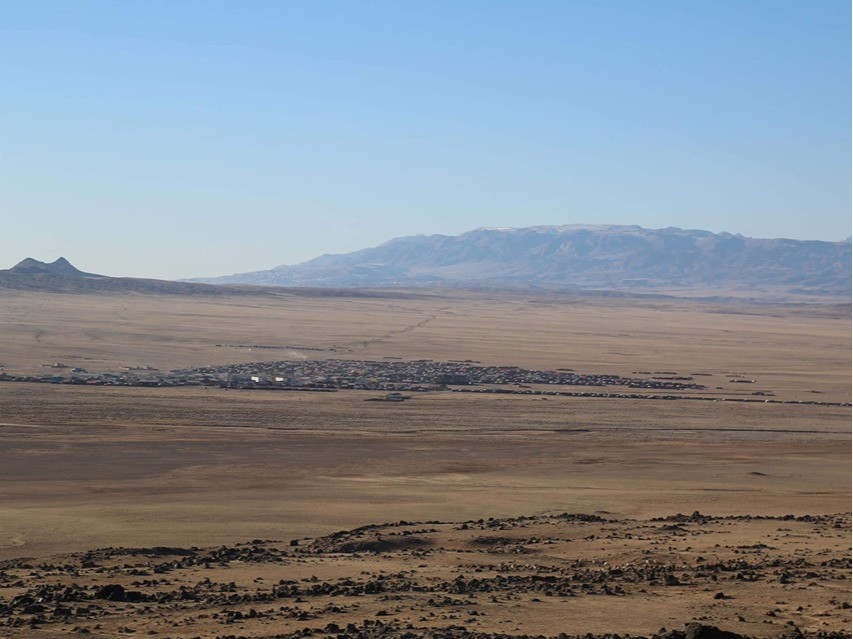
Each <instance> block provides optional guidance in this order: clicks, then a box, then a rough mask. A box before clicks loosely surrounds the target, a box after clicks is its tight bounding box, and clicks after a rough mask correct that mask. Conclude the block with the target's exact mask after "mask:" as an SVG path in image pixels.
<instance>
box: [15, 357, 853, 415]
mask: <svg viewBox="0 0 853 639" xmlns="http://www.w3.org/2000/svg"><path fill="white" fill-rule="evenodd" d="M389 360H390V361H389ZM42 367H43V368H46V369H48V370H49V372H46V373H45V374H44V375H15V374H10V373H8V372H5V371H3V369H2V367H0V382H30V383H43V384H75V385H86V386H136V387H170V386H205V387H217V388H223V389H240V390H267V391H303V392H336V391H338V390H355V391H374V392H377V391H378V392H382V393H385V395H383V396H382V397H381V399H383V400H384V401H392V402H399V401H404V400H406V399H410V398H411V395H403V394H402V393H403V392H409V393H423V392H428V391H450V392H456V393H497V394H513V395H534V396H543V397H547V396H555V397H556V396H563V397H590V398H595V397H599V398H611V399H654V400H702V401H730V402H756V403H757V402H762V403H773V404H778V403H782V404H812V405H819V406H850V403H848V402H826V401H818V400H796V401H794V400H780V399H772V398H773V397H774V394H773V393H772V391H768V390H756V391H752V392H751V393H750V394H749V396H746V397H744V396H738V397H720V396H719V395H718V394H717V393H713V392H702V391H709V390H710V389H709V388H708V387H707V386H705V385H703V384H699V383H696V381H695V379H694V375H696V376H705V377H709V376H710V375H709V374H708V373H691V374H689V375H680V374H678V373H677V372H675V371H669V370H667V371H634V374H635V375H637V377H621V376H619V375H613V374H603V373H579V372H577V371H575V370H573V369H571V368H558V369H556V370H536V369H527V368H521V367H519V366H488V365H482V364H481V363H480V362H476V361H474V360H464V361H454V360H450V361H434V360H430V359H421V360H413V361H403V360H399V359H397V358H393V359H392V358H388V360H385V361H376V360H350V359H326V360H279V361H270V362H249V363H241V364H221V365H213V366H205V367H201V368H186V369H178V370H173V371H161V370H159V369H157V368H155V367H152V366H149V365H140V366H127V367H123V368H122V369H121V370H119V371H117V372H90V371H87V370H86V369H84V368H80V367H72V366H70V365H66V364H63V363H61V362H56V363H52V364H43V365H42ZM726 377H727V378H728V379H727V381H728V382H730V383H749V384H753V383H755V380H752V379H743V378H742V376H741V375H740V374H736V373H733V372H729V373H727V374H726ZM566 386H579V387H598V389H597V390H592V389H578V390H566V389H564V388H561V387H566ZM545 387H551V388H545ZM716 389H717V390H718V391H719V390H722V387H716ZM642 391H647V392H645V393H644V392H642ZM648 391H651V392H648ZM685 391H688V392H689V391H693V392H694V393H691V394H687V393H685ZM695 391H700V392H699V393H695ZM810 392H812V393H818V392H819V391H810ZM369 399H371V401H375V400H376V399H377V398H376V397H371V398H369Z"/></svg>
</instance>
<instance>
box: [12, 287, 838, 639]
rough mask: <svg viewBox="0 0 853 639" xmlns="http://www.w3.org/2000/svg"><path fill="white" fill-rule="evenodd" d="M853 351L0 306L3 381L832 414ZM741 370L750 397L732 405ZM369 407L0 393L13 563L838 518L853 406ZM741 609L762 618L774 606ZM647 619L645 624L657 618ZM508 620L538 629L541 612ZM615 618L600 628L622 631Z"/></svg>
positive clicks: (549, 331) (360, 302)
mask: <svg viewBox="0 0 853 639" xmlns="http://www.w3.org/2000/svg"><path fill="white" fill-rule="evenodd" d="M216 344H271V345H287V344H290V345H299V346H310V347H314V348H324V349H328V348H332V347H334V348H336V349H337V350H336V351H334V352H332V351H299V350H290V351H288V350H281V351H279V350H262V351H257V350H255V351H250V350H248V349H235V348H229V347H218V346H216ZM849 353H850V319H849V309H847V308H844V307H835V306H746V305H728V306H726V305H719V304H709V303H700V302H690V301H648V300H646V301H643V300H632V299H600V298H553V297H549V298H545V297H540V298H530V297H523V296H518V295H505V296H499V295H492V294H478V295H474V296H471V297H470V298H466V297H464V296H463V295H461V294H459V293H456V294H453V295H442V296H439V295H427V296H423V297H421V298H400V299H364V298H355V297H354V298H314V297H300V296H289V297H288V296H283V297H280V298H272V299H271V298H246V297H242V298H239V299H238V298H234V299H208V298H193V299H189V298H178V297H154V296H141V295H115V296H109V295H86V296H84V295H77V296H75V295H61V294H52V295H48V294H36V293H8V292H4V293H2V295H0V363H2V364H3V365H4V366H5V367H6V369H7V370H8V371H10V372H28V371H29V372H42V371H44V370H45V369H42V368H40V365H41V364H44V363H50V362H56V361H63V362H65V363H68V364H73V365H78V366H82V367H84V368H87V369H89V370H114V369H116V368H118V367H120V366H135V365H143V364H148V365H153V366H157V367H160V368H163V369H170V368H176V367H180V366H186V365H193V366H199V365H207V364H214V363H225V362H241V361H255V360H269V359H285V358H288V357H290V358H302V357H309V358H315V357H317V356H321V357H342V358H344V357H345V358H355V359H381V358H383V357H401V358H405V359H418V358H430V359H473V360H478V361H481V362H483V363H489V364H513V365H520V366H525V367H532V368H556V367H570V368H574V369H576V370H578V371H581V372H599V373H614V374H630V373H631V372H632V371H634V370H652V371H654V370H668V371H677V372H679V373H682V374H687V373H690V372H706V373H711V374H712V376H711V377H702V378H697V380H698V381H701V382H702V383H707V384H709V385H712V386H713V387H716V386H720V387H721V388H720V389H719V390H717V389H716V388H712V389H711V392H714V393H717V394H719V395H721V396H734V395H738V394H743V393H747V392H749V391H752V390H755V389H762V390H764V389H766V390H771V391H773V392H775V393H776V396H777V398H779V399H786V400H814V399H820V400H825V401H834V402H843V401H850V369H849ZM729 372H737V373H739V374H743V375H747V376H749V377H752V378H755V379H756V380H757V383H756V384H755V385H749V386H750V387H749V388H748V389H747V390H744V389H743V388H742V386H743V385H738V384H731V383H730V382H729V381H728V380H729V376H728V374H727V373H729ZM811 390H816V391H820V394H814V393H810V392H809V391H811ZM371 395H373V394H371V393H365V392H356V391H351V392H338V393H323V394H313V393H298V392H293V393H287V392H278V393H277V392H260V391H237V390H224V389H203V388H166V389H145V388H110V387H94V388H92V387H72V386H53V385H44V384H21V383H2V384H0V424H2V425H0V558H9V557H16V556H23V555H28V556H45V555H47V554H51V553H56V552H69V551H78V550H83V549H86V548H91V547H98V546H109V545H124V546H150V545H162V544H166V545H179V546H188V545H215V544H221V543H234V542H239V541H245V540H247V539H251V538H274V539H282V538H290V537H300V536H317V535H321V534H327V533H329V532H331V531H333V530H338V529H341V528H348V527H355V526H359V525H364V524H368V523H375V522H381V521H394V520H400V519H412V520H426V519H433V518H434V519H443V520H459V519H469V518H474V519H476V518H480V517H489V516H495V517H504V516H514V515H522V514H524V515H529V514H536V513H547V512H554V511H570V512H599V511H608V512H609V513H612V514H613V516H618V517H625V516H629V517H648V516H655V515H665V514H671V513H673V512H676V511H682V512H692V511H694V510H701V511H703V512H708V513H711V514H731V513H740V514H768V515H781V514H785V513H789V512H790V513H794V514H804V513H832V512H841V511H846V510H848V509H849V503H850V435H849V424H850V411H849V409H848V408H833V407H820V406H810V405H781V404H763V403H759V404H735V403H730V402H719V403H718V402H685V401H678V402H667V401H649V400H644V401H639V400H617V399H580V398H559V397H550V398H548V399H547V400H543V399H541V398H534V397H529V396H488V395H473V394H472V395H463V394H455V393H448V392H441V393H438V392H437V393H427V394H418V395H417V396H416V397H415V398H414V399H412V400H411V401H409V402H406V403H403V404H385V403H372V402H365V401H364V399H365V398H366V397H369V396H371ZM803 543H806V544H807V545H808V542H803ZM264 570H267V568H265V569H264ZM270 574H271V573H270ZM277 574H278V573H277ZM264 575H265V576H266V575H267V573H264ZM246 576H247V577H248V574H247V575H246ZM199 578H200V577H199ZM3 596H4V594H3V590H2V589H0V597H3ZM744 596H749V597H752V598H753V600H754V602H760V603H761V605H764V602H765V600H766V601H770V600H769V599H767V598H768V597H771V598H772V596H773V593H772V592H771V590H767V591H766V592H763V594H762V593H758V592H757V591H756V592H754V593H752V594H748V595H746V594H745V595H744ZM795 598H796V597H794V599H795ZM606 599H607V602H608V604H609V601H610V599H609V598H606ZM604 600H605V598H600V599H591V600H589V601H587V600H584V603H583V605H582V606H581V607H580V608H577V609H576V610H581V609H582V610H583V617H584V618H585V619H588V620H591V621H590V624H591V625H590V624H587V625H586V626H584V627H583V628H582V629H579V628H573V629H572V630H570V631H571V632H579V631H581V630H583V631H584V632H586V630H587V629H591V628H603V627H604V626H606V623H605V622H606V621H607V620H608V615H609V612H608V611H609V609H608V608H596V606H595V605H594V604H596V602H597V601H604ZM634 601H635V602H636V601H639V600H634ZM650 601H651V600H650ZM754 602H753V603H754ZM631 605H633V604H631ZM655 605H657V604H655ZM679 605H681V604H679ZM697 605H698V604H697ZM821 605H823V603H822V604H821ZM649 606H651V607H643V606H641V607H640V608H638V609H637V610H638V611H639V610H642V611H644V612H643V613H642V614H643V615H645V616H644V617H643V619H645V620H646V621H648V623H650V624H651V623H652V622H653V621H654V623H657V619H658V617H656V616H655V615H657V614H658V613H657V612H655V611H656V610H658V609H657V608H655V607H654V605H652V604H651V603H650V604H649ZM703 606H704V604H703ZM629 609H631V610H633V608H631V606H630V605H628V606H627V607H626V608H624V612H625V614H626V615H629V616H631V615H638V614H640V613H639V612H630V610H629ZM665 609H666V610H670V609H668V608H666V606H663V607H662V608H660V611H659V612H660V614H661V615H664V616H667V615H670V612H666V613H665V612H664V611H665ZM699 609H701V610H703V611H704V610H706V607H702V606H699V607H698V608H696V610H699ZM719 609H720V610H723V609H725V610H728V611H729V612H727V613H726V614H729V613H730V612H731V610H734V608H732V606H729V607H728V608H726V607H725V606H722V605H721V607H720V608H719ZM513 614H514V616H515V618H517V619H519V620H520V623H521V621H523V620H525V619H526V620H527V622H524V623H522V624H521V625H522V626H524V628H528V629H531V630H535V631H536V632H539V631H543V628H544V626H543V625H542V623H541V622H540V621H541V618H539V617H537V616H536V615H537V614H538V613H537V611H536V607H535V605H533V606H532V607H530V606H527V604H525V605H524V606H522V607H520V608H519V609H517V610H515V611H514V613H513ZM691 614H692V613H691ZM627 618H628V617H620V619H622V620H623V621H624V619H627ZM638 618H639V617H638ZM647 618H648V619H647ZM720 619H723V617H720ZM595 620H598V621H595ZM661 620H662V622H661V623H657V625H658V626H659V625H667V623H672V622H666V621H664V620H663V619H662V618H661ZM593 621H595V623H593ZM679 621H682V620H679ZM528 622H529V623H528ZM525 623H526V624H527V625H524V624H525ZM644 623H646V622H645V621H644ZM596 624H598V625H596ZM602 624H604V625H602ZM620 624H621V625H620ZM620 624H616V625H613V626H612V628H614V629H615V628H616V627H617V626H618V627H619V628H623V627H624V628H627V627H628V626H630V624H628V625H626V624H624V623H621V621H620ZM546 625H547V624H546ZM644 627H645V626H644ZM189 630H192V629H191V628H190V629H188V631H189ZM195 634H199V633H195ZM203 636H208V635H203ZM210 636H212V635H210Z"/></svg>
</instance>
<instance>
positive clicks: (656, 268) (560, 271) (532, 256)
mask: <svg viewBox="0 0 853 639" xmlns="http://www.w3.org/2000/svg"><path fill="white" fill-rule="evenodd" d="M850 273H851V244H850V242H849V241H844V242H824V241H810V240H791V239H759V238H750V237H744V236H742V235H732V234H731V233H712V232H710V231H701V230H685V229H680V228H673V227H670V228H665V229H646V228H643V227H640V226H616V225H600V226H586V225H567V226H533V227H526V228H479V229H475V230H473V231H470V232H467V233H463V234H461V235H457V236H448V235H429V236H426V235H417V236H409V237H400V238H396V239H393V240H390V241H389V242H386V243H384V244H381V245H379V246H376V247H373V248H367V249H362V250H360V251H355V252H353V253H346V254H340V255H322V256H320V257H317V258H315V259H313V260H309V261H307V262H303V263H302V264H297V265H294V266H286V265H284V266H278V267H275V268H273V269H270V270H266V271H255V272H251V273H238V274H236V275H228V276H224V277H212V278H197V279H193V280H188V281H193V282H206V283H212V284H234V283H242V284H259V285H265V286H315V287H324V286H331V287H389V286H390V287H399V286H422V285H429V286H447V285H450V286H485V287H500V286H510V287H535V288H546V289H560V288H564V289H565V288H582V289H583V288H590V289H611V290H635V291H643V290H646V291H650V292H651V291H654V290H673V289H690V288H698V289H703V290H707V289H721V290H722V289H728V290H731V289H739V290H747V289H755V290H758V291H760V290H761V289H764V288H768V287H772V288H774V289H776V290H780V291H785V292H789V293H791V294H810V295H842V296H846V295H849V293H850V290H851V278H850Z"/></svg>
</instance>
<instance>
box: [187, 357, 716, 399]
mask: <svg viewBox="0 0 853 639" xmlns="http://www.w3.org/2000/svg"><path fill="white" fill-rule="evenodd" d="M175 372H176V373H180V374H183V375H189V376H206V377H207V378H219V379H221V380H222V384H223V385H225V386H229V387H249V386H255V387H258V386H277V385H278V386H287V387H316V388H335V389H339V388H341V389H344V388H346V389H363V390H384V391H418V390H429V389H432V388H436V387H448V386H482V385H492V386H507V385H514V386H521V387H524V386H529V385H531V384H548V385H559V386H628V387H630V388H647V389H649V388H651V389H667V390H687V389H692V390H698V389H703V388H705V387H704V386H702V385H700V384H695V383H690V382H687V381H673V380H656V379H633V378H625V377H619V376H618V375H606V374H581V373H577V372H575V371H573V370H571V369H565V368H564V369H557V370H551V371H545V370H533V369H526V368H520V367H518V366H482V365H476V364H473V363H467V362H447V361H433V360H415V361H373V360H342V359H327V360H308V361H305V360H303V361H290V360H284V361H275V362H255V363H251V364H228V365H222V366H207V367H204V368H198V369H193V370H184V371H175ZM690 379H692V378H690Z"/></svg>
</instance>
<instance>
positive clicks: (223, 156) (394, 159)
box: [0, 0, 851, 279]
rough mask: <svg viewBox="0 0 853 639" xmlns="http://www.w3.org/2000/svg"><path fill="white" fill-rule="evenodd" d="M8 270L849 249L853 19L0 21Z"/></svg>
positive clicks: (343, 16) (365, 12)
mask: <svg viewBox="0 0 853 639" xmlns="http://www.w3.org/2000/svg"><path fill="white" fill-rule="evenodd" d="M0 24H2V25H3V26H2V27H0V32H2V35H3V37H2V39H0V52H2V53H3V54H4V55H3V59H4V60H6V63H5V64H4V65H3V70H4V72H5V79H6V81H5V82H4V83H3V85H2V88H0V95H2V98H3V99H2V100H0V115H2V118H0V133H2V136H3V140H4V144H3V146H2V149H0V166H2V169H3V170H2V172H0V193H2V195H0V211H2V216H3V223H4V229H3V230H4V232H3V233H2V234H0V250H2V252H3V254H4V255H7V256H9V257H8V258H7V259H6V260H5V261H6V262H7V264H5V265H4V266H5V267H8V266H11V265H13V264H14V263H16V262H18V261H20V260H21V259H23V258H24V257H34V258H36V259H40V260H43V261H53V260H54V259H56V257H58V256H60V255H61V256H64V257H66V258H67V259H69V260H70V261H71V262H72V263H73V264H75V265H77V266H79V267H80V268H82V269H83V270H87V271H91V272H96V273H97V272H104V273H108V274H110V275H123V276H138V277H154V278H163V279H182V278H189V277H204V276H214V275H222V274H228V273H235V272H245V271H253V270H260V269H267V268H271V267H273V266H277V265H280V264H296V263H300V262H303V261H306V260H308V259H311V258H314V257H317V256H319V255H321V254H325V253H346V252H350V251H353V250H358V249H361V248H366V247H370V246H375V245H377V244H380V243H382V242H385V241H387V240H389V239H392V238H394V237H400V236H407V235H416V234H425V235H431V234H444V235H458V234H460V233H464V232H466V231H469V230H472V229H474V228H478V227H504V226H508V227H526V226H535V225H562V224H572V223H581V224H604V223H609V224H626V225H634V224H636V225H640V226H643V227H647V228H665V227H669V226H677V227H681V228H696V229H704V230H709V231H713V232H723V231H726V232H730V233H740V234H743V235H746V236H751V237H788V238H792V239H819V240H826V241H840V240H843V239H845V238H847V237H849V236H850V234H851V230H850V226H851V221H850V206H851V199H850V170H851V164H850V133H851V130H850V56H849V52H850V30H849V24H850V5H849V3H843V2H840V1H836V0H830V1H827V2H823V3H819V4H806V3H801V2H793V1H784V2H769V1H766V0H756V1H753V2H749V3H743V2H736V1H734V0H727V1H723V2H718V3H713V4H706V5H699V4H684V3H678V2H670V1H666V0H660V1H658V2H654V3H647V4H642V5H641V4H639V3H629V2H616V3H610V4H607V5H604V4H601V3H594V2H583V1H579V2H572V3H565V2H555V1H546V0H543V1H540V2H535V3H523V4H522V3H518V4H503V5H494V4H491V3H484V2H481V1H478V0H470V1H468V2H464V3H458V4H441V3H432V4H414V5H405V6H404V5H399V4H394V3H385V2H380V3H373V2H331V3H328V4H326V5H323V6H322V7H319V6H317V5H310V4H304V5H299V4H278V3H270V2H264V1H255V2H249V3H242V4H241V5H240V6H239V8H238V7H236V6H235V5H233V4H231V3H227V2H209V3H205V4H204V5H200V4H199V5H194V4H191V3H181V4H170V3H163V2H152V3H145V4H136V5H134V4H117V3H109V2H99V1H93V2H58V1H41V2H40V1H36V2H28V3H9V4H6V5H4V6H2V7H0Z"/></svg>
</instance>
